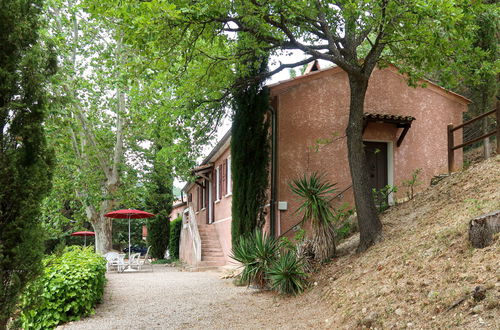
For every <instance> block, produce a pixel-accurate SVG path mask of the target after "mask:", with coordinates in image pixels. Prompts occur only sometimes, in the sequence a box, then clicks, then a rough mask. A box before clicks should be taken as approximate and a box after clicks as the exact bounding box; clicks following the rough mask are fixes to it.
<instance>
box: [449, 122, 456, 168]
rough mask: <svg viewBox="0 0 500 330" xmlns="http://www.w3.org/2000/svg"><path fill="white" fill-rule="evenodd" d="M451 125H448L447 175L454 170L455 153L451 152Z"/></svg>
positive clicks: (452, 142)
mask: <svg viewBox="0 0 500 330" xmlns="http://www.w3.org/2000/svg"><path fill="white" fill-rule="evenodd" d="M453 144H454V141H453V124H448V173H451V172H453V170H454V169H455V151H454V150H453Z"/></svg>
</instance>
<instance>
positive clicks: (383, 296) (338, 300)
mask: <svg viewBox="0 0 500 330" xmlns="http://www.w3.org/2000/svg"><path fill="white" fill-rule="evenodd" d="M498 209H500V157H499V156H497V157H495V158H493V159H490V160H488V161H485V162H482V163H479V164H476V165H474V166H473V167H471V168H469V169H468V170H467V171H464V172H459V173H456V174H454V175H452V176H450V177H448V178H446V179H445V180H443V181H441V182H440V183H439V184H438V185H437V186H435V187H432V188H429V189H427V190H426V191H425V192H423V193H421V194H419V195H417V196H416V197H415V199H413V200H412V201H409V202H406V203H404V204H401V205H398V206H395V207H393V208H392V209H391V210H389V211H388V212H387V213H385V214H384V215H383V216H382V222H383V224H384V241H383V242H381V243H379V244H377V245H376V246H374V247H373V248H371V249H369V250H368V251H367V252H365V253H363V254H359V255H357V254H354V253H351V254H348V255H347V256H344V257H339V258H337V259H336V260H334V261H333V262H332V263H331V264H329V265H328V266H326V267H325V269H324V270H323V271H322V272H321V273H320V274H319V275H317V278H316V281H317V286H316V287H315V288H314V289H312V290H310V291H309V292H308V293H306V294H305V295H304V296H303V297H301V298H298V299H296V300H297V301H296V303H299V304H300V305H302V306H305V305H306V304H305V302H309V303H312V302H314V301H317V303H318V306H320V305H321V309H323V308H326V311H322V313H321V315H322V317H324V319H323V320H321V322H319V321H320V320H316V321H317V323H316V326H321V327H325V328H335V329H344V328H345V329H347V328H349V329H351V328H363V327H373V328H379V329H381V328H383V329H387V328H389V329H390V328H398V329H400V328H413V329H431V328H432V329H439V328H461V329H462V328H464V329H500V302H499V301H500V239H499V236H498V235H497V236H496V239H495V241H494V243H493V245H492V246H490V247H487V248H485V249H473V248H472V247H471V246H470V245H469V243H468V241H467V237H468V234H467V233H468V221H469V219H471V218H472V217H475V216H478V215H481V214H484V213H488V212H491V211H494V210H498ZM355 240H356V238H355V237H354V238H352V239H351V242H346V243H344V246H343V248H344V250H345V249H350V250H351V252H353V249H352V248H350V247H354V246H355ZM476 286H482V287H484V288H486V298H485V299H484V300H482V301H479V302H475V301H474V300H473V299H472V298H469V297H470V294H469V293H470V292H471V291H472V290H474V288H475V287H476ZM464 297H467V299H466V300H465V301H464V302H463V303H461V304H459V305H458V306H457V307H455V308H453V309H451V310H448V308H449V307H450V306H452V305H453V304H454V303H455V302H457V301H459V300H460V299H461V298H464ZM311 307H312V306H311ZM312 309H314V308H312ZM301 314H302V313H301ZM312 314H316V313H312ZM315 317H318V316H317V315H315Z"/></svg>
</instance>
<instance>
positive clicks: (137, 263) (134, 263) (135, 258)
mask: <svg viewBox="0 0 500 330" xmlns="http://www.w3.org/2000/svg"><path fill="white" fill-rule="evenodd" d="M150 249H151V246H150V247H148V250H147V252H146V254H145V255H144V259H141V254H140V253H134V254H133V255H132V256H131V257H130V260H131V262H130V267H132V268H134V267H135V268H137V270H141V268H142V267H143V266H144V265H149V266H151V271H153V265H152V264H151V262H150V261H149V250H150Z"/></svg>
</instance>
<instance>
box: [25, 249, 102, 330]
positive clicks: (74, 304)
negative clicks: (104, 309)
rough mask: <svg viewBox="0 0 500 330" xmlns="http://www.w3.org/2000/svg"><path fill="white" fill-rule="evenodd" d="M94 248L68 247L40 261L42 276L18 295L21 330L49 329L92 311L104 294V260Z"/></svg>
mask: <svg viewBox="0 0 500 330" xmlns="http://www.w3.org/2000/svg"><path fill="white" fill-rule="evenodd" d="M93 249H94V248H93V247H87V248H83V247H78V246H71V247H68V248H66V249H65V250H64V253H62V254H60V255H51V256H48V257H46V258H45V259H44V260H43V264H44V271H43V275H42V276H40V277H39V278H38V279H37V280H35V281H34V282H32V283H30V285H28V287H27V289H26V291H25V292H24V293H23V295H22V296H21V300H20V310H21V317H20V321H21V324H22V327H23V328H24V329H47V328H49V329H50V328H54V327H56V326H57V325H58V324H60V323H65V322H69V321H74V320H78V319H79V318H80V317H81V316H85V315H89V314H92V313H93V312H94V306H95V305H96V304H97V303H98V302H100V301H101V299H102V296H103V292H104V284H105V273H106V261H105V259H104V258H103V257H102V256H101V255H99V254H96V253H94V252H93Z"/></svg>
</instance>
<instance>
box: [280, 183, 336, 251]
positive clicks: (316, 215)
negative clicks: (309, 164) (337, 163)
mask: <svg viewBox="0 0 500 330" xmlns="http://www.w3.org/2000/svg"><path fill="white" fill-rule="evenodd" d="M335 185H336V184H331V183H329V182H328V181H326V180H323V176H322V175H319V174H318V173H313V174H311V175H310V176H309V177H308V176H307V175H305V174H304V176H303V177H302V178H299V179H295V180H293V181H292V183H291V184H290V185H289V186H290V189H291V190H292V192H293V193H294V194H295V195H297V196H298V197H299V198H300V200H301V204H300V206H299V208H298V209H297V210H296V213H302V222H303V223H304V222H307V221H311V223H312V227H313V237H312V242H313V250H314V256H315V259H316V260H319V261H324V260H327V259H329V258H331V257H333V256H334V255H335V228H334V225H333V221H332V220H333V218H334V214H333V211H332V207H331V206H330V204H329V201H328V197H329V196H330V195H331V194H333V193H335V191H337V189H336V188H335Z"/></svg>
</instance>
